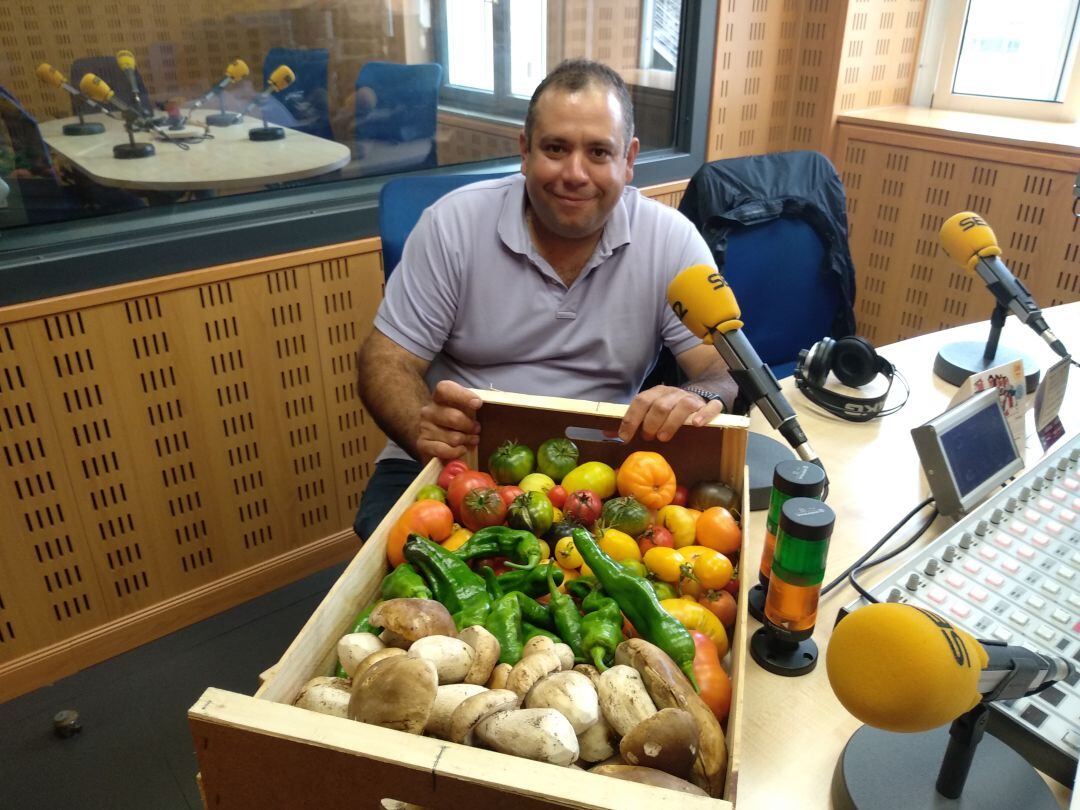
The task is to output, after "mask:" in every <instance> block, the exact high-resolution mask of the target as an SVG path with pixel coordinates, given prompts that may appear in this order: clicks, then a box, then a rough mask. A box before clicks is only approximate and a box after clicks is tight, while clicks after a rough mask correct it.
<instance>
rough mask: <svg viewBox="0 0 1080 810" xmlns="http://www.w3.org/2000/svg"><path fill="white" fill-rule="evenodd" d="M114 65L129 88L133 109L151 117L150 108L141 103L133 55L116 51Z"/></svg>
mask: <svg viewBox="0 0 1080 810" xmlns="http://www.w3.org/2000/svg"><path fill="white" fill-rule="evenodd" d="M116 64H117V65H118V66H119V67H120V70H121V71H123V73H124V77H125V78H126V79H127V81H128V84H129V85H130V86H131V98H132V100H133V101H134V102H135V109H137V110H138V111H139V113H140V114H141V115H146V116H149V115H151V114H152V113H151V111H150V108H149V107H148V106H147V105H146V102H144V101H143V98H142V93H141V92H140V91H139V77H138V76H137V75H135V54H133V53H132V52H131V51H128V50H122V51H117V52H116Z"/></svg>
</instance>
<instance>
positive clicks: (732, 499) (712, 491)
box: [687, 481, 739, 511]
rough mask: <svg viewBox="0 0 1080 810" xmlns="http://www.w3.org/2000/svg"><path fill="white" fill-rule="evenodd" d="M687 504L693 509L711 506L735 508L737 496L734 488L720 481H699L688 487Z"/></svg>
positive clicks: (737, 502) (737, 501)
mask: <svg viewBox="0 0 1080 810" xmlns="http://www.w3.org/2000/svg"><path fill="white" fill-rule="evenodd" d="M687 504H688V505H689V506H690V507H691V508H693V509H700V510H702V511H704V510H706V509H708V508H709V507H711V506H723V507H724V508H725V509H736V508H738V505H739V496H738V495H736V494H735V490H733V489H732V488H731V487H729V486H728V485H727V484H725V483H723V482H722V481H699V482H698V483H696V484H694V486H692V487H691V488H690V494H689V495H688V496H687Z"/></svg>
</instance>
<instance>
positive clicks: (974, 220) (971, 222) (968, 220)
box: [956, 214, 990, 231]
mask: <svg viewBox="0 0 1080 810" xmlns="http://www.w3.org/2000/svg"><path fill="white" fill-rule="evenodd" d="M956 224H957V225H959V226H960V230H962V231H970V230H971V229H972V228H979V227H983V228H989V227H990V226H989V225H987V224H986V220H985V219H983V218H982V217H980V216H978V215H977V214H972V215H971V216H970V217H964V218H963V219H962V220H960V221H959V222H957V223H956Z"/></svg>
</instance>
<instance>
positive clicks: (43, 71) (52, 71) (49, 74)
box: [34, 62, 64, 87]
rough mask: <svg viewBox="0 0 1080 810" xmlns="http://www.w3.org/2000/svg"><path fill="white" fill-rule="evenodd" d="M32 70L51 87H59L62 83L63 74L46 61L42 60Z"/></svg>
mask: <svg viewBox="0 0 1080 810" xmlns="http://www.w3.org/2000/svg"><path fill="white" fill-rule="evenodd" d="M34 72H35V73H36V74H37V77H38V78H39V79H41V80H42V81H43V82H45V84H51V85H52V86H53V87H59V86H60V85H62V84H63V83H64V74H63V73H61V72H60V71H59V70H57V69H56V68H54V67H53V66H52V65H50V64H49V63H48V62H42V63H41V64H40V65H38V66H37V70H36V71H34Z"/></svg>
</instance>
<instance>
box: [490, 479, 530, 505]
mask: <svg viewBox="0 0 1080 810" xmlns="http://www.w3.org/2000/svg"><path fill="white" fill-rule="evenodd" d="M495 489H496V491H497V492H498V493H499V497H500V498H502V501H503V503H505V504H506V505H507V506H509V505H510V504H511V503H512V502H513V500H514V498H516V497H517V496H518V495H524V494H525V490H523V489H522V488H521V487H519V486H517V485H516V484H507V485H505V486H501V487H495Z"/></svg>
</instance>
